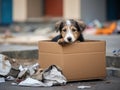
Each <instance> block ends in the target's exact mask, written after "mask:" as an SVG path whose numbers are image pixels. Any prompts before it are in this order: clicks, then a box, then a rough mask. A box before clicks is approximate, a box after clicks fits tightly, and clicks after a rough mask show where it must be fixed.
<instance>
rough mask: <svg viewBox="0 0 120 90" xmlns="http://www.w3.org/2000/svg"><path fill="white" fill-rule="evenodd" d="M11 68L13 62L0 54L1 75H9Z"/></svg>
mask: <svg viewBox="0 0 120 90" xmlns="http://www.w3.org/2000/svg"><path fill="white" fill-rule="evenodd" d="M10 70H11V64H10V62H9V60H6V59H5V56H4V55H2V54H0V75H3V76H5V75H7V74H8V73H9V72H10Z"/></svg>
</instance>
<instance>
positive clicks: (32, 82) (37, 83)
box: [18, 77, 46, 86]
mask: <svg viewBox="0 0 120 90" xmlns="http://www.w3.org/2000/svg"><path fill="white" fill-rule="evenodd" d="M18 85H20V86H46V85H45V84H44V83H43V82H41V81H38V80H36V79H32V78H30V77H29V78H27V79H25V80H24V81H22V82H20V83H19V84H18Z"/></svg>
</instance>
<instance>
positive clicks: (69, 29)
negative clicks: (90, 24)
mask: <svg viewBox="0 0 120 90" xmlns="http://www.w3.org/2000/svg"><path fill="white" fill-rule="evenodd" d="M85 27H86V25H85V23H84V22H83V21H81V20H74V19H67V20H62V21H59V22H57V23H56V27H55V28H56V30H57V31H60V34H61V36H62V38H63V39H64V41H65V42H66V43H72V42H75V41H76V40H77V39H78V38H79V37H80V35H81V33H82V31H83V30H84V29H85Z"/></svg>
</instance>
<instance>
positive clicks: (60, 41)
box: [58, 38, 66, 45]
mask: <svg viewBox="0 0 120 90" xmlns="http://www.w3.org/2000/svg"><path fill="white" fill-rule="evenodd" d="M58 44H60V45H64V44H66V42H65V41H64V39H63V38H61V39H59V40H58Z"/></svg>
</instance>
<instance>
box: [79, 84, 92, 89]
mask: <svg viewBox="0 0 120 90" xmlns="http://www.w3.org/2000/svg"><path fill="white" fill-rule="evenodd" d="M77 88H80V89H89V88H91V86H84V85H82V86H78V87H77Z"/></svg>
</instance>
